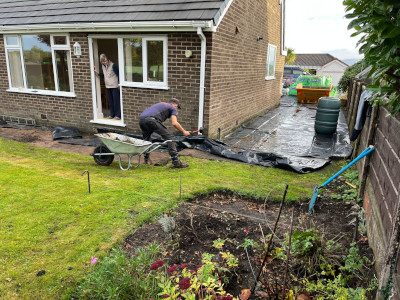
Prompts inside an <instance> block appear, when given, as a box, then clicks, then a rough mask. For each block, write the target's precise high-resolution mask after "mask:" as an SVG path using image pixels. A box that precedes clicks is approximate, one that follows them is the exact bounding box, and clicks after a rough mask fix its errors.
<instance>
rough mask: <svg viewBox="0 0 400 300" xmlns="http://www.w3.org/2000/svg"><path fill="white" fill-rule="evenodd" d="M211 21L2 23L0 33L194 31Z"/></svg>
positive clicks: (208, 25) (207, 25) (210, 26)
mask: <svg viewBox="0 0 400 300" xmlns="http://www.w3.org/2000/svg"><path fill="white" fill-rule="evenodd" d="M212 27H213V23H212V21H150V22H149V21H146V22H99V23H70V24H69V23H63V24H60V23H58V24H27V25H10V26H8V25H6V26H5V25H2V26H0V33H2V34H12V33H25V32H97V33H98V32H99V31H102V32H135V31H140V32H146V31H153V32H154V31H155V32H157V31H163V32H165V31H168V32H171V31H172V32H174V31H196V29H197V28H204V29H206V30H210V31H211V30H212Z"/></svg>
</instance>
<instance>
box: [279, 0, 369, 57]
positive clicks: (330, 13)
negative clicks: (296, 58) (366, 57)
mask: <svg viewBox="0 0 400 300" xmlns="http://www.w3.org/2000/svg"><path fill="white" fill-rule="evenodd" d="M342 2H343V0H286V42H285V44H286V47H288V48H293V49H294V51H295V53H329V54H331V55H333V56H335V57H337V58H339V59H360V58H361V56H360V55H359V54H358V50H357V49H356V43H357V41H358V38H357V37H350V35H351V34H352V32H351V31H348V30H347V25H348V23H349V20H348V19H345V18H344V15H345V11H344V9H345V7H344V6H343V4H342Z"/></svg>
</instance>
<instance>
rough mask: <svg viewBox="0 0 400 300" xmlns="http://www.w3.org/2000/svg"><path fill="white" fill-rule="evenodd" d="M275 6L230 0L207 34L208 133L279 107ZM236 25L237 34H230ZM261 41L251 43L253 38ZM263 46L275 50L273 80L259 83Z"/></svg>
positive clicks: (280, 61)
mask: <svg viewBox="0 0 400 300" xmlns="http://www.w3.org/2000/svg"><path fill="white" fill-rule="evenodd" d="M280 17H281V6H280V5H279V1H278V0H267V1H260V0H234V1H233V3H232V4H231V6H230V8H229V10H228V11H227V13H226V15H225V17H224V19H223V20H222V22H221V24H220V25H219V27H218V29H217V31H216V33H214V34H213V38H212V39H213V40H212V43H213V48H212V53H211V86H210V99H207V102H206V104H207V109H208V112H207V115H208V116H209V122H208V126H209V128H208V130H209V134H210V135H211V136H215V135H216V134H217V131H218V128H221V132H222V134H226V133H228V132H229V131H231V130H232V129H234V128H235V127H237V126H238V125H240V124H241V123H243V122H245V121H246V120H249V119H251V118H254V117H255V116H258V115H260V114H262V113H263V112H265V111H266V110H268V109H271V108H273V107H275V106H277V105H278V104H279V100H280V93H281V80H282V72H283V64H284V56H281V55H280V53H281V49H280V44H281V43H280V40H281V27H280V24H281V21H280ZM236 27H238V28H239V30H240V31H239V32H236ZM258 36H261V37H263V40H261V41H257V37H258ZM268 43H271V44H273V45H275V46H277V62H276V71H275V77H276V79H275V80H265V74H266V59H267V49H268Z"/></svg>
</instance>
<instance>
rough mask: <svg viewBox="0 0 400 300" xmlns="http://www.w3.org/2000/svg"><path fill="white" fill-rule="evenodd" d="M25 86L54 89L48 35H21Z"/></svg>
mask: <svg viewBox="0 0 400 300" xmlns="http://www.w3.org/2000/svg"><path fill="white" fill-rule="evenodd" d="M22 49H23V51H24V62H25V72H26V81H27V87H28V88H30V89H41V90H55V85H54V74H53V62H52V57H51V47H50V35H23V36H22Z"/></svg>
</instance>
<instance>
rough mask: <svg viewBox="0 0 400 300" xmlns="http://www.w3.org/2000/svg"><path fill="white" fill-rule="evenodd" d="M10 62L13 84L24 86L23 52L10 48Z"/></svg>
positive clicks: (17, 86)
mask: <svg viewBox="0 0 400 300" xmlns="http://www.w3.org/2000/svg"><path fill="white" fill-rule="evenodd" d="M7 53H8V63H9V66H10V75H11V86H12V87H14V88H23V87H24V78H23V76H22V63H21V53H20V51H19V50H8V51H7Z"/></svg>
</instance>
